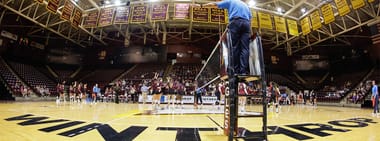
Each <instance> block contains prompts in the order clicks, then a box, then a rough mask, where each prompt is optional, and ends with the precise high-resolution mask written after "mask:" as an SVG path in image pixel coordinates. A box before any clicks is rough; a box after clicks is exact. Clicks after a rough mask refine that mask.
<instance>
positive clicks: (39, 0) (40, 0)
mask: <svg viewBox="0 0 380 141" xmlns="http://www.w3.org/2000/svg"><path fill="white" fill-rule="evenodd" d="M34 1H36V2H38V3H43V2H44V0H34Z"/></svg>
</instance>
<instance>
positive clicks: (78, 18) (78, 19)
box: [71, 8, 82, 29]
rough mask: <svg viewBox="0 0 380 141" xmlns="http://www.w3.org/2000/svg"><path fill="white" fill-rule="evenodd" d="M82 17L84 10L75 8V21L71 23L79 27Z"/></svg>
mask: <svg viewBox="0 0 380 141" xmlns="http://www.w3.org/2000/svg"><path fill="white" fill-rule="evenodd" d="M81 18H82V11H80V10H79V9H78V8H75V10H74V16H73V22H71V25H72V26H73V27H74V28H76V29H77V28H78V26H79V24H80V22H81Z"/></svg>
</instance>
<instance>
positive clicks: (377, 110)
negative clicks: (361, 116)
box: [373, 95, 379, 113]
mask: <svg viewBox="0 0 380 141" xmlns="http://www.w3.org/2000/svg"><path fill="white" fill-rule="evenodd" d="M373 113H379V96H378V95H377V96H375V105H374V106H373Z"/></svg>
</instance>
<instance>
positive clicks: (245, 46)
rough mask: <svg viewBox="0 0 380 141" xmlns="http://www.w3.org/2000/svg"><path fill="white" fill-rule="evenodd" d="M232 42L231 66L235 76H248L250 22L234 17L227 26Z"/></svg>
mask: <svg viewBox="0 0 380 141" xmlns="http://www.w3.org/2000/svg"><path fill="white" fill-rule="evenodd" d="M228 28H229V30H230V34H231V40H232V50H231V49H230V51H232V52H233V56H232V57H233V64H234V70H235V74H249V64H248V58H249V40H250V34H251V22H250V21H249V20H247V19H244V18H240V17H234V18H232V19H230V24H229V26H228Z"/></svg>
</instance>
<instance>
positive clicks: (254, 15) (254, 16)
mask: <svg viewBox="0 0 380 141" xmlns="http://www.w3.org/2000/svg"><path fill="white" fill-rule="evenodd" d="M251 15H252V19H251V27H256V28H258V27H259V23H258V21H257V12H256V11H253V10H251Z"/></svg>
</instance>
